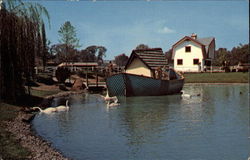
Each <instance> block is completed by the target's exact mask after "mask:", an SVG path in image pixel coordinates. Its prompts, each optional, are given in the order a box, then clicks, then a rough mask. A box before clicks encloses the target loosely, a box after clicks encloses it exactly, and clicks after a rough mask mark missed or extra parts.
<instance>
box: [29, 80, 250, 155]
mask: <svg viewBox="0 0 250 160" xmlns="http://www.w3.org/2000/svg"><path fill="white" fill-rule="evenodd" d="M184 90H185V92H186V93H189V94H192V95H195V94H198V93H200V94H201V95H200V96H193V97H192V98H191V99H188V98H184V99H183V98H181V96H180V95H171V96H160V97H130V98H122V99H120V100H121V105H120V106H119V107H115V108H112V109H108V108H107V107H106V105H105V103H104V102H103V101H102V100H101V98H100V97H99V96H98V95H83V96H82V97H79V96H78V97H71V99H70V104H71V108H70V111H69V112H61V113H55V114H52V115H42V114H41V115H37V116H36V117H35V119H34V121H33V126H34V129H35V131H36V132H37V133H38V134H39V135H40V136H42V137H44V138H45V139H46V140H49V141H50V142H52V145H53V146H54V147H56V148H57V149H59V150H60V151H61V152H63V154H65V155H66V156H68V157H70V158H73V159H76V160H78V159H79V160H85V159H86V160H180V159H187V160H246V159H247V157H248V156H249V155H250V138H248V137H249V136H250V134H249V94H248V85H186V86H184Z"/></svg>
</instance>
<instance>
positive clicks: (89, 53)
mask: <svg viewBox="0 0 250 160" xmlns="http://www.w3.org/2000/svg"><path fill="white" fill-rule="evenodd" d="M106 51H107V49H106V48H105V47H103V46H95V45H93V46H89V47H87V48H85V49H84V50H81V51H80V53H79V57H80V61H85V62H97V63H98V64H102V63H103V57H105V56H106V55H105V53H106Z"/></svg>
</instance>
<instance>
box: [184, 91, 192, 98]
mask: <svg viewBox="0 0 250 160" xmlns="http://www.w3.org/2000/svg"><path fill="white" fill-rule="evenodd" d="M181 93H182V94H181V97H183V98H184V97H185V98H191V97H192V95H190V94H186V93H185V92H184V90H181Z"/></svg>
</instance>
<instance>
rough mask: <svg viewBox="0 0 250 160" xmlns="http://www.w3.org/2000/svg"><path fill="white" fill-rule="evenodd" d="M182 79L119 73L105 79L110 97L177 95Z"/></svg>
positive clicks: (182, 82) (180, 88)
mask: <svg viewBox="0 0 250 160" xmlns="http://www.w3.org/2000/svg"><path fill="white" fill-rule="evenodd" d="M183 84H184V78H179V79H174V80H160V79H154V78H151V77H145V76H140V75H134V74H127V73H120V74H116V75H112V76H110V77H108V78H107V81H106V85H107V89H108V91H109V95H110V96H127V97H130V96H160V95H168V94H175V93H179V92H180V91H181V90H182V87H183Z"/></svg>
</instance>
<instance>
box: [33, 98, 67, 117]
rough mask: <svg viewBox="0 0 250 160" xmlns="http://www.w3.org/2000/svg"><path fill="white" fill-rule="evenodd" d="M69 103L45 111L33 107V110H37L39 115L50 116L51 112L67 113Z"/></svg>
mask: <svg viewBox="0 0 250 160" xmlns="http://www.w3.org/2000/svg"><path fill="white" fill-rule="evenodd" d="M68 103H69V101H68V100H67V101H66V105H65V106H64V105H60V106H57V107H49V108H46V109H41V108H40V107H33V109H39V111H40V113H45V114H51V113H53V112H61V111H68V110H69V105H68Z"/></svg>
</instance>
